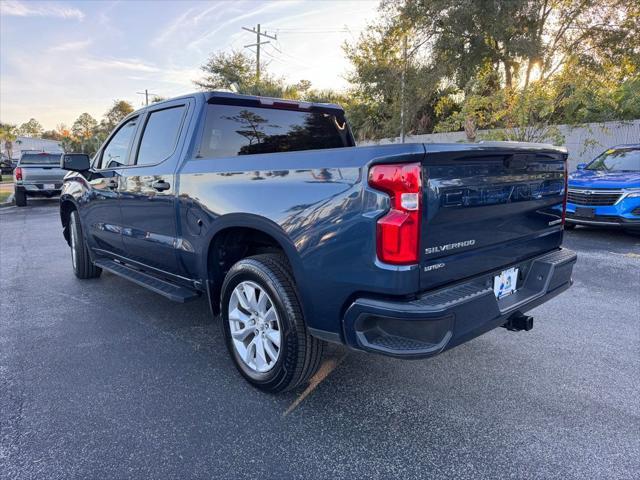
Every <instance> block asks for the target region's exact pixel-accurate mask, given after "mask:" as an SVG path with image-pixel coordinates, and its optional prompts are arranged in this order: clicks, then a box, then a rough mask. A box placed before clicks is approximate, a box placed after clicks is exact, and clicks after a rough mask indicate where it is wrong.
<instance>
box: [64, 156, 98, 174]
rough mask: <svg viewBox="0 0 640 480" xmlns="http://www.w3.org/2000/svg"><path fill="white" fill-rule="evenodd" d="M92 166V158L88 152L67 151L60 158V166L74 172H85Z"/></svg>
mask: <svg viewBox="0 0 640 480" xmlns="http://www.w3.org/2000/svg"><path fill="white" fill-rule="evenodd" d="M90 167H91V160H90V159H89V155H87V154H86V153H65V154H64V155H62V158H61V159H60V168H62V169H63V170H71V171H74V172H85V171H87V170H89V168H90Z"/></svg>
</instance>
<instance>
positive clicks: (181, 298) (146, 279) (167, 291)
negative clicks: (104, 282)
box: [93, 258, 200, 303]
mask: <svg viewBox="0 0 640 480" xmlns="http://www.w3.org/2000/svg"><path fill="white" fill-rule="evenodd" d="M93 263H94V264H95V266H96V267H100V268H102V269H103V270H107V271H108V272H111V273H113V274H115V275H118V276H119V277H122V278H126V279H127V280H131V281H132V282H133V283H135V284H138V285H140V286H141V287H145V288H148V289H149V290H151V291H152V292H155V293H159V294H160V295H162V296H163V297H166V298H168V299H169V300H173V301H174V302H180V303H184V302H188V301H189V300H193V299H195V298H197V297H199V296H200V294H199V293H198V292H196V291H195V290H192V289H190V288H187V287H183V286H181V285H176V284H174V283H171V282H167V281H166V280H161V279H159V278H158V277H154V276H153V275H149V274H148V273H144V272H141V271H140V270H136V269H134V268H131V267H128V266H126V265H123V264H122V263H118V262H115V261H113V260H108V259H104V258H101V259H98V260H96V261H95V262H93Z"/></svg>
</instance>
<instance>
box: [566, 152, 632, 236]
mask: <svg viewBox="0 0 640 480" xmlns="http://www.w3.org/2000/svg"><path fill="white" fill-rule="evenodd" d="M566 215H567V225H566V227H567V228H575V227H576V225H589V226H602V227H621V228H623V229H625V230H629V231H635V232H640V144H635V145H618V146H616V147H612V148H609V149H607V150H606V151H605V152H603V153H602V154H601V155H598V156H597V157H596V158H595V159H594V160H593V161H591V162H590V163H588V164H586V163H581V164H579V165H578V170H577V171H576V172H574V173H572V174H571V175H570V176H569V193H568V200H567V213H566Z"/></svg>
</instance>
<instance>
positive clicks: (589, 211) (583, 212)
mask: <svg viewBox="0 0 640 480" xmlns="http://www.w3.org/2000/svg"><path fill="white" fill-rule="evenodd" d="M574 215H575V216H576V217H584V218H594V217H595V216H596V210H595V208H585V207H576V213H575V214H574Z"/></svg>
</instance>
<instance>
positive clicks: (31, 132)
mask: <svg viewBox="0 0 640 480" xmlns="http://www.w3.org/2000/svg"><path fill="white" fill-rule="evenodd" d="M43 131H44V129H43V128H42V125H40V122H38V121H37V120H36V119H35V118H32V119H30V120H29V121H28V122H25V123H23V124H22V125H20V127H19V128H18V135H22V136H24V137H32V138H38V137H40V136H41V135H42V132H43Z"/></svg>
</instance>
